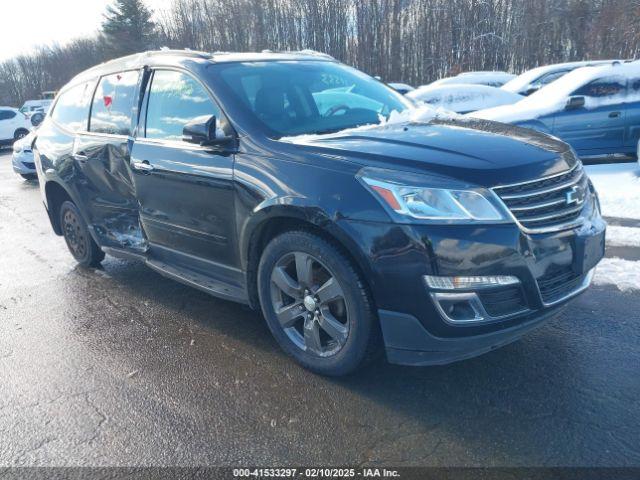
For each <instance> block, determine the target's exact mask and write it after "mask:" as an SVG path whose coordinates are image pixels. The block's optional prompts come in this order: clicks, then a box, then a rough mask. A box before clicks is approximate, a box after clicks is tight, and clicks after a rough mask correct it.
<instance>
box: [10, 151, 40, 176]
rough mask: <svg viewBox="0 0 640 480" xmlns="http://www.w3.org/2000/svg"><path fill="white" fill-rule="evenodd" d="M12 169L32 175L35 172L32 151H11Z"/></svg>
mask: <svg viewBox="0 0 640 480" xmlns="http://www.w3.org/2000/svg"><path fill="white" fill-rule="evenodd" d="M11 163H12V165H13V171H14V172H16V173H17V174H20V175H33V174H35V173H36V165H35V163H34V160H33V152H31V151H28V152H24V151H21V152H19V153H15V152H14V153H13V157H12V161H11Z"/></svg>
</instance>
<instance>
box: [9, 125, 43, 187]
mask: <svg viewBox="0 0 640 480" xmlns="http://www.w3.org/2000/svg"><path fill="white" fill-rule="evenodd" d="M34 135H35V134H34V132H31V133H29V135H27V136H26V137H23V138H21V139H20V140H18V141H16V142H15V143H14V144H13V158H12V164H13V171H14V172H16V173H17V174H18V175H20V176H22V178H24V179H26V180H34V179H36V178H37V174H36V166H35V163H34V160H33V151H32V150H31V145H32V143H33V139H34Z"/></svg>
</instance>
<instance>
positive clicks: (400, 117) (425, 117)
mask: <svg viewBox="0 0 640 480" xmlns="http://www.w3.org/2000/svg"><path fill="white" fill-rule="evenodd" d="M378 118H379V119H380V123H372V124H368V125H362V126H360V127H353V128H345V129H343V130H340V131H338V132H333V133H322V134H302V135H294V136H289V137H281V138H280V139H279V140H280V141H283V142H293V143H300V142H302V143H304V142H308V141H313V140H318V139H329V138H333V137H342V136H344V135H351V134H354V133H355V134H357V133H362V132H366V131H369V130H373V129H377V128H385V127H389V126H397V125H401V124H407V123H429V122H431V121H432V120H436V119H453V118H458V115H457V114H456V113H454V112H450V111H449V110H445V109H443V108H434V107H431V106H429V105H420V106H418V107H415V108H407V109H406V110H403V111H402V112H398V111H397V110H393V111H392V112H391V114H390V115H389V118H386V117H384V116H382V115H380V116H379V117H378Z"/></svg>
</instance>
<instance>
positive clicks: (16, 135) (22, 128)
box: [9, 127, 29, 138]
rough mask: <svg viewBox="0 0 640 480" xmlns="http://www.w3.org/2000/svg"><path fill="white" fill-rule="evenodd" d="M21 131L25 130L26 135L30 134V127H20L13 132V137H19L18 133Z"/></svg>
mask: <svg viewBox="0 0 640 480" xmlns="http://www.w3.org/2000/svg"><path fill="white" fill-rule="evenodd" d="M9 131H11V130H9ZM21 132H24V133H25V135H29V129H28V128H24V127H18V128H16V129H15V131H14V132H13V138H17V137H18V133H21Z"/></svg>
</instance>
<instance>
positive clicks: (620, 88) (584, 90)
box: [573, 77, 626, 99]
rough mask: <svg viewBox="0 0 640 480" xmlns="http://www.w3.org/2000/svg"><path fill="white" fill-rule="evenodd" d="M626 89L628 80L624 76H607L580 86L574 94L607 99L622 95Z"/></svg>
mask: <svg viewBox="0 0 640 480" xmlns="http://www.w3.org/2000/svg"><path fill="white" fill-rule="evenodd" d="M625 90H626V80H625V79H624V78H623V77H605V78H599V79H598V80H594V81H592V82H591V83H588V84H586V85H585V86H583V87H580V88H579V89H577V90H576V91H575V92H573V95H575V96H581V95H582V96H585V97H593V98H600V99H605V98H607V97H614V96H616V95H622V94H624V93H625Z"/></svg>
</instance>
